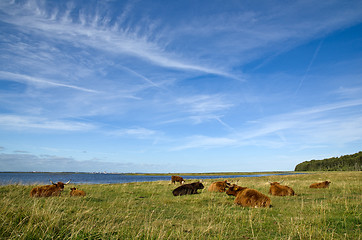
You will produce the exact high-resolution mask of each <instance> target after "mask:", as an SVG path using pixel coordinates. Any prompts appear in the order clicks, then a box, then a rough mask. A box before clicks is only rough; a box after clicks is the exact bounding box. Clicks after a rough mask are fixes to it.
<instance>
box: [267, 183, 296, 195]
mask: <svg viewBox="0 0 362 240" xmlns="http://www.w3.org/2000/svg"><path fill="white" fill-rule="evenodd" d="M269 183H270V189H269V194H271V195H273V196H294V195H295V193H294V190H293V189H292V188H291V187H288V186H285V185H280V183H279V182H269Z"/></svg>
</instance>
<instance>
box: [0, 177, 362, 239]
mask: <svg viewBox="0 0 362 240" xmlns="http://www.w3.org/2000/svg"><path fill="white" fill-rule="evenodd" d="M222 180H224V179H222ZM268 180H269V181H281V180H284V183H283V184H286V185H289V186H290V187H292V188H293V189H294V190H295V192H296V193H297V194H298V195H297V196H293V197H289V196H288V197H274V196H270V195H268V190H269V184H267V181H268ZM324 180H329V181H331V182H332V183H331V185H330V187H329V188H328V189H310V188H309V185H310V184H311V183H313V182H318V181H324ZM214 181H216V180H215V179H213V180H204V181H203V184H204V185H205V189H203V190H202V191H200V190H199V192H200V194H198V195H187V196H178V197H174V196H173V195H172V190H173V189H174V188H176V186H178V184H177V185H176V186H174V185H171V184H170V182H168V181H158V182H147V183H127V184H102V185H77V186H76V187H77V188H78V189H81V190H84V191H86V192H87V196H86V197H70V196H69V192H70V188H71V187H73V186H74V185H72V184H70V185H67V186H66V187H65V190H64V192H63V193H62V196H61V197H50V198H30V197H29V192H30V190H31V189H32V187H34V186H28V185H7V186H0V218H1V219H0V239H328V240H330V239H360V238H361V212H362V207H361V206H362V205H361V203H362V172H317V173H315V172H313V173H310V174H300V175H286V176H269V177H246V178H233V179H229V181H230V182H231V183H236V184H238V185H240V186H246V187H250V188H254V189H257V190H259V191H261V192H262V193H264V194H266V195H268V196H269V197H270V198H271V200H272V205H273V208H268V209H261V208H243V207H240V206H236V205H234V204H233V200H234V197H233V196H228V195H226V194H225V193H210V192H208V191H207V188H208V186H209V185H210V184H211V182H214ZM187 182H188V183H190V182H192V181H190V180H189V181H187Z"/></svg>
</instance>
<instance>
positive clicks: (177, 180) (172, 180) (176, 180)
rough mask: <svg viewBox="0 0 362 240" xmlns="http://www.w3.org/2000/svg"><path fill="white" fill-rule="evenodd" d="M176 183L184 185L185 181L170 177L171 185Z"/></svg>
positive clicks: (177, 177)
mask: <svg viewBox="0 0 362 240" xmlns="http://www.w3.org/2000/svg"><path fill="white" fill-rule="evenodd" d="M176 182H179V183H180V184H184V183H185V180H184V179H183V178H182V177H179V176H171V183H173V184H176Z"/></svg>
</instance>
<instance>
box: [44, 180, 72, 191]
mask: <svg viewBox="0 0 362 240" xmlns="http://www.w3.org/2000/svg"><path fill="white" fill-rule="evenodd" d="M49 181H50V182H51V183H52V184H53V185H54V186H56V188H58V189H60V190H63V189H64V185H67V184H69V183H70V180H69V181H68V182H66V183H63V182H57V183H53V182H52V180H49Z"/></svg>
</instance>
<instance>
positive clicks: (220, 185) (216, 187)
mask: <svg viewBox="0 0 362 240" xmlns="http://www.w3.org/2000/svg"><path fill="white" fill-rule="evenodd" d="M176 182H179V183H180V184H181V186H179V187H177V188H176V189H174V190H173V191H172V193H173V195H174V196H181V195H186V194H197V193H198V192H197V190H198V189H203V188H204V185H203V184H202V183H201V182H194V183H189V184H183V183H184V182H185V180H184V179H183V178H182V177H179V176H172V177H171V183H173V184H176ZM282 182H283V181H282ZM282 182H269V184H270V188H269V194H270V195H273V196H295V195H296V194H295V192H294V190H293V189H292V188H291V187H289V186H286V185H281V183H282ZM330 183H331V182H329V181H324V182H321V183H313V184H311V185H310V186H309V187H310V188H327V187H329V184H330ZM208 191H209V192H226V194H227V195H232V196H235V200H234V203H235V204H237V205H240V206H243V207H255V208H257V207H272V205H271V200H270V198H269V197H268V196H267V195H265V194H263V193H261V192H259V191H257V190H255V189H251V188H248V187H241V186H238V185H236V184H232V185H231V184H230V183H229V182H228V181H227V180H225V181H219V182H213V183H211V184H210V186H209V188H208Z"/></svg>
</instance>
